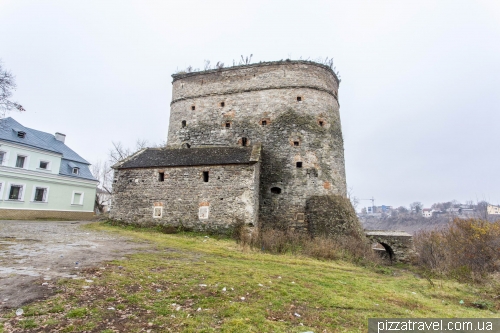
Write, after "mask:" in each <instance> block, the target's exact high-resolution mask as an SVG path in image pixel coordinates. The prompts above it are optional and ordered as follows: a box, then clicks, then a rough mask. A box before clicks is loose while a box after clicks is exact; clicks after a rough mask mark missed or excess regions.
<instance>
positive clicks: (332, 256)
mask: <svg viewBox="0 0 500 333" xmlns="http://www.w3.org/2000/svg"><path fill="white" fill-rule="evenodd" d="M238 231H239V232H236V233H235V234H234V236H236V239H237V241H238V243H239V244H240V245H241V246H243V247H250V248H253V249H258V250H261V251H264V252H268V253H273V254H287V253H288V254H294V255H299V254H300V255H305V256H309V257H312V258H317V259H325V260H346V261H349V262H355V263H362V264H370V265H372V264H380V263H381V262H382V260H381V258H380V256H379V255H377V254H376V253H374V251H373V250H372V248H371V245H370V244H369V242H368V241H367V240H366V239H365V238H362V237H356V236H350V235H338V236H330V237H327V236H316V237H312V236H310V235H309V234H307V233H305V232H297V231H283V230H276V229H265V230H260V231H259V232H254V233H252V234H250V233H248V232H247V231H246V230H245V229H244V228H241V229H238Z"/></svg>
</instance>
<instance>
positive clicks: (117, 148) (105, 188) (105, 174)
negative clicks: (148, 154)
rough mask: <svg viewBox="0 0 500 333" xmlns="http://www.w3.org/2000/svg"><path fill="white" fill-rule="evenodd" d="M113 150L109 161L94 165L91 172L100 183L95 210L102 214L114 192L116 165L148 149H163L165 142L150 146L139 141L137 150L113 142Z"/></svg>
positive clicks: (110, 151) (145, 141)
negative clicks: (114, 169) (114, 168)
mask: <svg viewBox="0 0 500 333" xmlns="http://www.w3.org/2000/svg"><path fill="white" fill-rule="evenodd" d="M111 144H112V145H113V148H111V149H110V150H109V154H108V161H104V162H102V161H97V162H96V163H94V164H93V165H92V168H91V172H92V175H93V176H94V178H96V179H97V180H98V181H99V185H98V190H97V193H96V198H95V209H96V210H98V211H99V212H100V213H103V212H104V207H105V205H106V204H109V200H110V196H111V194H112V192H113V189H112V188H113V178H114V175H113V169H112V168H111V167H112V166H113V165H114V164H116V163H118V162H120V161H122V160H124V159H126V158H127V157H129V156H131V155H133V154H135V153H136V152H138V151H139V150H141V149H144V148H147V147H148V146H149V147H150V148H163V147H165V142H161V143H159V144H151V145H148V141H147V140H144V139H138V140H137V141H136V143H135V149H131V148H129V147H125V146H124V145H123V144H122V143H121V142H114V141H113V142H112V143H111Z"/></svg>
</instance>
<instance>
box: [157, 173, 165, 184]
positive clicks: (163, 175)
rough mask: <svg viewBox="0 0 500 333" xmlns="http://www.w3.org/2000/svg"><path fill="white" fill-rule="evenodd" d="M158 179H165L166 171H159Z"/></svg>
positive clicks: (161, 180)
mask: <svg viewBox="0 0 500 333" xmlns="http://www.w3.org/2000/svg"><path fill="white" fill-rule="evenodd" d="M158 181H160V182H163V181H165V173H164V172H158Z"/></svg>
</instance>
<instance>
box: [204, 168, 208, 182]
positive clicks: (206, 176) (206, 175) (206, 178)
mask: <svg viewBox="0 0 500 333" xmlns="http://www.w3.org/2000/svg"><path fill="white" fill-rule="evenodd" d="M203 182H205V183H208V171H203Z"/></svg>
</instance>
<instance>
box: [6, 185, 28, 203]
mask: <svg viewBox="0 0 500 333" xmlns="http://www.w3.org/2000/svg"><path fill="white" fill-rule="evenodd" d="M8 198H9V200H18V201H23V200H24V185H22V184H10V188H9V197H8Z"/></svg>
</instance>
